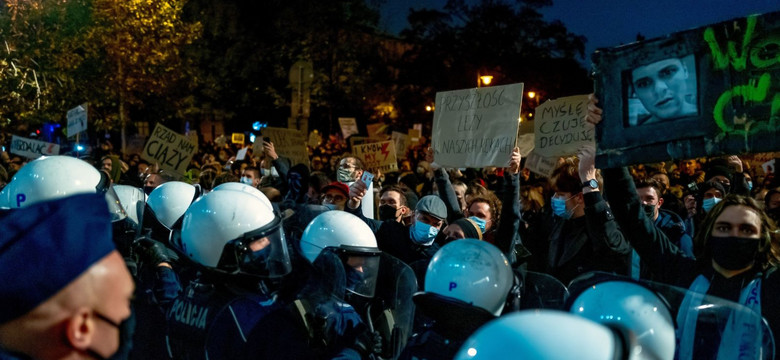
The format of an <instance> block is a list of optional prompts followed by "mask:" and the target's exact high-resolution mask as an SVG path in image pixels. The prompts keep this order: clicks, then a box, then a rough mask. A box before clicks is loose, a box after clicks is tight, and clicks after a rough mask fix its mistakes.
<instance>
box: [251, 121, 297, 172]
mask: <svg viewBox="0 0 780 360" xmlns="http://www.w3.org/2000/svg"><path fill="white" fill-rule="evenodd" d="M263 137H268V138H269V139H270V140H271V142H272V143H273V144H274V150H275V151H276V153H277V154H278V155H279V156H284V157H286V158H288V159H290V161H291V162H292V165H297V164H304V165H306V166H309V151H308V150H307V149H306V138H305V137H304V136H303V133H301V132H300V131H299V130H293V129H283V128H275V127H267V128H265V129H263ZM255 143H257V141H255Z"/></svg>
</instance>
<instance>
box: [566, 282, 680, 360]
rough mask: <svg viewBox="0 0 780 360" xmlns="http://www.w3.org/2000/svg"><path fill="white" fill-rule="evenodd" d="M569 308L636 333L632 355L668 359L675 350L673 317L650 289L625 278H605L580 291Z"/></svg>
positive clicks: (603, 322) (574, 312) (590, 317)
mask: <svg viewBox="0 0 780 360" xmlns="http://www.w3.org/2000/svg"><path fill="white" fill-rule="evenodd" d="M569 312H571V313H573V314H576V315H579V316H582V317H585V318H587V319H590V320H593V321H596V322H598V323H601V324H615V325H618V326H620V327H621V328H623V329H625V330H629V331H631V332H632V333H634V335H635V336H636V339H637V342H638V344H639V345H640V346H637V347H635V348H634V349H633V351H634V352H635V353H634V354H632V355H633V358H637V359H671V358H673V357H674V351H675V330H674V320H673V319H672V315H671V313H670V312H669V309H668V308H667V305H666V303H665V302H664V301H663V300H661V298H659V297H658V295H656V294H655V293H654V292H653V291H651V290H649V289H647V288H645V287H644V286H642V285H639V284H636V283H632V282H627V281H607V282H603V283H599V284H596V285H593V286H591V287H589V288H588V289H587V290H585V291H583V292H582V293H581V294H580V295H579V296H577V298H576V299H575V300H574V302H573V303H572V305H571V308H570V309H569Z"/></svg>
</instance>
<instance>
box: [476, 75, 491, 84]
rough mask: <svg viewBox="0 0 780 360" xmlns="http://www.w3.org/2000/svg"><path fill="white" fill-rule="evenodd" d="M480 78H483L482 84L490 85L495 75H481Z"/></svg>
mask: <svg viewBox="0 0 780 360" xmlns="http://www.w3.org/2000/svg"><path fill="white" fill-rule="evenodd" d="M479 79H480V80H482V85H485V86H488V85H490V83H491V82H493V76H491V75H482V76H480V77H479Z"/></svg>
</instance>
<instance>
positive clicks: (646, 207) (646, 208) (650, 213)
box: [642, 204, 655, 220]
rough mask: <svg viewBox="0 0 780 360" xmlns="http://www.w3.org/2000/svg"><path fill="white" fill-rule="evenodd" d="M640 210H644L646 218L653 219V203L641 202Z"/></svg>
mask: <svg viewBox="0 0 780 360" xmlns="http://www.w3.org/2000/svg"><path fill="white" fill-rule="evenodd" d="M642 210H644V212H645V215H647V218H648V219H650V220H653V217H655V205H654V204H653V205H651V204H642Z"/></svg>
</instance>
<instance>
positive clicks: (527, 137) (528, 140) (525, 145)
mask: <svg viewBox="0 0 780 360" xmlns="http://www.w3.org/2000/svg"><path fill="white" fill-rule="evenodd" d="M517 147H518V148H520V155H522V156H528V154H530V153H531V151H532V150H533V149H534V134H533V133H530V134H522V135H518V136H517Z"/></svg>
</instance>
